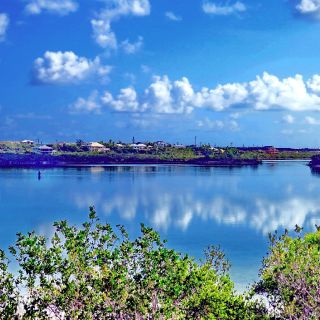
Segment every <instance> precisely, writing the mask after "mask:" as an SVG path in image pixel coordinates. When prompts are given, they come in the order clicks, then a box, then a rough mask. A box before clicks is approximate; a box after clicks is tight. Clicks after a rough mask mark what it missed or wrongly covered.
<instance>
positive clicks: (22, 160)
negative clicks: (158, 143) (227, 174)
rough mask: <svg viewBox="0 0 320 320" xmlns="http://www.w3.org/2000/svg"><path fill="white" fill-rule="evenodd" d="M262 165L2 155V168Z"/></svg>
mask: <svg viewBox="0 0 320 320" xmlns="http://www.w3.org/2000/svg"><path fill="white" fill-rule="evenodd" d="M261 163H262V161H261V160H257V159H210V158H196V159H155V158H146V159H139V158H133V157H131V158H122V157H117V158H112V157H109V156H103V155H90V156H72V155H36V154H30V155H26V154H0V168H46V167H49V168H55V167H72V166H75V167H81V166H90V165H122V164H125V165H126V164H127V165H135V164H139V165H140V164H142V165H143V164H145V165H158V164H168V165H197V166H210V167H218V166H219V167H222V166H223V167H239V166H258V165H260V164H261Z"/></svg>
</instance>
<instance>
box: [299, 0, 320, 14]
mask: <svg viewBox="0 0 320 320" xmlns="http://www.w3.org/2000/svg"><path fill="white" fill-rule="evenodd" d="M296 9H297V10H298V11H299V12H300V13H301V14H303V15H312V16H314V17H316V18H320V0H300V2H299V3H298V5H297V6H296Z"/></svg>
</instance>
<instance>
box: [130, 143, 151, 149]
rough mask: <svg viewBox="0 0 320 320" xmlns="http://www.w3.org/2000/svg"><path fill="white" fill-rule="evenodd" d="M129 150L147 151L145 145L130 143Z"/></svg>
mask: <svg viewBox="0 0 320 320" xmlns="http://www.w3.org/2000/svg"><path fill="white" fill-rule="evenodd" d="M130 148H132V149H134V150H145V149H147V145H146V144H144V143H131V144H130Z"/></svg>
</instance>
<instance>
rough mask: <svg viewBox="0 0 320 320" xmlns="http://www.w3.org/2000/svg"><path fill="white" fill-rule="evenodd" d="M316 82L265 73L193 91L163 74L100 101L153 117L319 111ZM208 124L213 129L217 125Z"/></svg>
mask: <svg viewBox="0 0 320 320" xmlns="http://www.w3.org/2000/svg"><path fill="white" fill-rule="evenodd" d="M51 74H54V73H53V72H50V75H51ZM81 74H82V73H80V75H81ZM52 77H53V76H50V77H49V78H50V79H51V78H52ZM72 78H73V77H72ZM319 79H320V76H319V75H314V76H313V77H311V78H310V79H309V80H306V81H305V80H304V79H303V77H302V76H301V75H296V76H293V77H288V78H284V79H280V78H278V77H277V76H274V75H271V74H269V73H266V72H265V73H263V74H262V76H257V77H256V79H254V80H252V81H249V82H236V83H226V84H218V85H217V86H215V87H213V88H207V87H202V88H200V89H199V90H195V89H194V87H193V85H192V84H191V83H190V81H189V79H188V78H186V77H182V78H181V79H178V80H171V79H169V77H168V76H166V75H164V76H155V77H153V80H152V82H151V84H150V85H149V86H148V87H147V88H146V89H145V90H142V92H140V93H138V92H137V91H136V90H135V88H134V87H128V88H123V89H121V90H120V93H119V94H118V95H116V96H114V95H113V94H111V93H110V92H109V91H105V93H104V94H103V95H102V97H101V101H102V104H103V105H105V106H107V107H109V108H110V109H112V110H115V111H118V112H121V111H124V112H135V113H139V112H149V113H155V114H189V113H191V112H193V111H194V110H199V109H207V110H212V111H226V110H229V111H231V112H232V114H233V115H234V114H235V112H236V114H237V111H239V110H241V111H242V112H244V111H246V112H249V111H265V110H284V111H290V112H294V111H320V90H319V84H318V80H319ZM282 120H283V121H284V122H287V123H293V121H294V117H293V116H292V115H286V116H284V118H283V119H282ZM212 125H213V126H217V125H218V123H213V124H212ZM231 125H232V126H233V127H234V128H235V129H236V128H237V123H233V124H231V123H229V126H231Z"/></svg>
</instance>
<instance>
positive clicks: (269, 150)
mask: <svg viewBox="0 0 320 320" xmlns="http://www.w3.org/2000/svg"><path fill="white" fill-rule="evenodd" d="M263 149H264V150H265V151H266V152H267V153H268V154H277V153H279V150H278V149H276V148H275V147H273V146H266V147H263Z"/></svg>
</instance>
